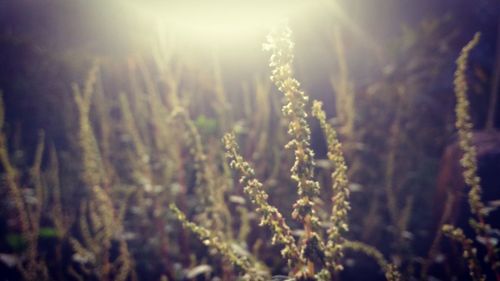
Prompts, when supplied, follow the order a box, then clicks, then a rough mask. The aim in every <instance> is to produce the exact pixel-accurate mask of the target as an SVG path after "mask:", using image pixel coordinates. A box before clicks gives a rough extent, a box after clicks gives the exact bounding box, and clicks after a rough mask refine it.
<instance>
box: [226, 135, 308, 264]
mask: <svg viewBox="0 0 500 281" xmlns="http://www.w3.org/2000/svg"><path fill="white" fill-rule="evenodd" d="M223 142H224V145H225V148H226V156H227V158H228V159H229V161H230V166H231V167H232V168H233V169H235V170H237V171H238V172H239V173H240V175H241V176H240V183H241V184H243V186H244V192H245V193H246V194H247V195H248V196H249V197H250V199H251V201H252V203H253V204H255V205H256V206H257V209H256V211H257V213H259V214H260V216H261V221H260V225H267V226H269V227H270V228H271V231H272V232H273V238H272V243H273V244H275V243H276V242H278V243H280V244H283V245H284V246H285V248H284V249H283V250H282V251H281V255H282V256H283V257H284V258H286V259H287V260H288V264H289V266H291V267H296V266H299V265H302V264H304V260H303V259H302V257H301V255H300V251H299V249H298V248H297V246H296V244H295V239H294V238H293V236H292V231H291V230H290V227H289V226H288V225H287V224H286V222H285V219H284V218H283V215H281V213H280V212H279V211H278V209H276V207H274V206H271V205H270V204H269V203H268V202H267V198H268V197H269V195H268V194H267V193H266V192H265V191H264V189H263V187H262V183H261V182H260V181H259V180H258V179H257V178H256V177H255V171H254V170H253V168H252V167H251V166H250V164H249V163H248V162H246V161H245V160H244V159H243V157H242V156H241V154H240V152H239V147H238V144H237V143H236V140H235V136H234V134H226V135H225V136H224V138H223Z"/></svg>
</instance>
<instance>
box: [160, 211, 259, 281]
mask: <svg viewBox="0 0 500 281" xmlns="http://www.w3.org/2000/svg"><path fill="white" fill-rule="evenodd" d="M170 210H171V211H172V212H173V213H174V214H175V216H176V217H177V219H178V220H179V221H180V222H181V223H182V225H183V226H184V227H185V228H187V229H189V230H190V231H192V232H193V233H195V234H196V235H197V236H198V237H199V238H200V239H201V240H202V241H203V243H204V244H205V245H206V246H207V247H210V248H211V249H214V250H216V251H217V252H218V253H219V254H220V255H221V256H222V257H224V258H225V259H227V260H228V261H229V262H230V263H231V264H233V265H234V266H236V267H237V268H238V269H239V270H241V271H243V272H245V273H246V276H245V277H246V278H248V280H252V281H254V280H255V281H263V280H265V274H264V275H263V274H262V273H259V272H257V270H256V268H255V265H254V264H253V263H252V262H251V261H250V259H249V258H248V257H245V256H242V255H239V254H237V253H236V252H235V251H234V250H233V248H231V245H230V244H228V243H226V242H225V241H224V240H223V239H221V238H220V237H218V236H217V235H215V234H214V233H213V232H212V231H210V230H208V229H206V228H204V227H201V226H198V225H197V224H196V223H193V222H190V221H188V219H187V218H186V215H185V214H184V213H183V212H181V211H180V210H179V209H178V208H177V207H176V206H175V205H174V204H171V205H170Z"/></svg>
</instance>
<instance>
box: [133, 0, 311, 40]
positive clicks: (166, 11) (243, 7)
mask: <svg viewBox="0 0 500 281" xmlns="http://www.w3.org/2000/svg"><path fill="white" fill-rule="evenodd" d="M125 3H126V5H127V9H128V10H129V12H130V13H132V14H134V16H135V17H140V18H142V20H143V21H149V22H154V23H155V24H156V25H160V26H161V28H162V29H167V30H168V31H170V32H174V33H175V34H176V36H178V37H184V38H187V39H190V40H196V41H199V42H200V43H210V44H212V43H218V44H219V43H221V44H224V43H225V42H231V41H239V40H246V39H248V38H252V37H255V36H257V35H261V34H263V33H264V34H265V33H266V32H268V31H269V28H271V27H272V26H273V25H275V24H277V23H279V22H281V21H283V20H286V19H288V18H293V17H296V16H300V17H304V16H307V15H308V14H310V11H311V7H312V5H311V4H310V2H308V1H294V0H288V1H281V0H267V1H261V0H254V1H243V0H232V1H229V0H213V1H209V0H201V1H192V0H191V1H190V0H185V1H168V0H167V1H160V0H150V1H138V0H129V1H128V2H125Z"/></svg>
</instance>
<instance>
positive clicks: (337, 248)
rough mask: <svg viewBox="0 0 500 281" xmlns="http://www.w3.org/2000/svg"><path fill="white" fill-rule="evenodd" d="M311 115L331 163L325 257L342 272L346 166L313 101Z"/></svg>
mask: <svg viewBox="0 0 500 281" xmlns="http://www.w3.org/2000/svg"><path fill="white" fill-rule="evenodd" d="M312 115H313V116H314V117H316V119H318V121H319V123H320V126H321V128H322V129H323V132H324V134H325V137H326V142H327V146H328V159H329V160H330V161H331V162H332V163H333V166H334V169H335V170H334V171H333V173H332V175H331V177H332V183H333V185H332V189H333V195H332V213H331V216H330V221H331V223H332V227H330V229H328V242H327V245H326V249H325V250H326V256H327V257H328V258H329V260H330V261H329V263H330V266H331V268H332V269H333V270H334V271H339V270H342V265H341V259H342V257H343V256H344V254H343V247H342V244H343V242H344V238H343V236H342V235H343V234H344V233H345V232H347V231H349V226H348V221H347V213H348V212H349V210H350V209H351V206H350V204H349V193H350V192H349V182H348V180H347V165H346V163H345V159H344V155H343V153H342V147H341V144H340V141H339V139H338V137H337V133H336V132H335V130H334V129H333V128H332V126H330V124H328V123H327V122H326V114H325V112H324V111H323V109H322V104H321V102H319V101H314V102H313V106H312Z"/></svg>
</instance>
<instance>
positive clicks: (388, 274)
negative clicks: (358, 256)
mask: <svg viewBox="0 0 500 281" xmlns="http://www.w3.org/2000/svg"><path fill="white" fill-rule="evenodd" d="M344 247H345V248H346V249H350V250H353V251H356V252H361V253H363V254H365V255H367V256H369V257H372V258H373V259H374V260H375V262H377V264H378V265H379V266H380V267H381V268H382V270H384V273H385V278H386V279H387V281H399V280H401V273H399V271H398V269H397V267H396V266H395V265H394V264H391V263H389V262H388V261H387V260H386V259H385V258H384V255H382V253H381V252H380V251H379V250H377V249H376V248H375V247H372V246H370V245H367V244H365V243H362V242H358V241H345V242H344Z"/></svg>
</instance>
